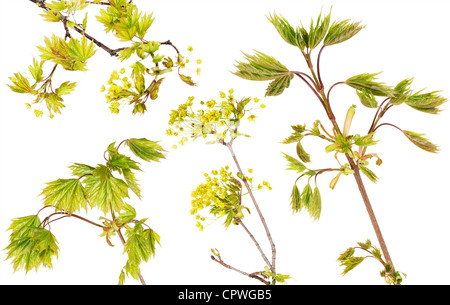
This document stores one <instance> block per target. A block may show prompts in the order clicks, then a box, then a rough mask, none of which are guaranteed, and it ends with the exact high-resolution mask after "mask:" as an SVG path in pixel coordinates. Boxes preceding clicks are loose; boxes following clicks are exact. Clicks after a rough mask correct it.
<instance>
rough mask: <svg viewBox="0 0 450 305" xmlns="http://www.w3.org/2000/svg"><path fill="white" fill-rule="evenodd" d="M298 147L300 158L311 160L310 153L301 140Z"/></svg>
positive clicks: (306, 160)
mask: <svg viewBox="0 0 450 305" xmlns="http://www.w3.org/2000/svg"><path fill="white" fill-rule="evenodd" d="M296 149H297V156H298V157H299V158H300V160H302V161H303V162H306V163H308V162H311V158H310V156H309V154H308V153H307V152H306V151H305V149H304V148H303V146H302V144H301V143H300V142H298V143H297V147H296Z"/></svg>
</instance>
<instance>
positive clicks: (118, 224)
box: [5, 138, 164, 284]
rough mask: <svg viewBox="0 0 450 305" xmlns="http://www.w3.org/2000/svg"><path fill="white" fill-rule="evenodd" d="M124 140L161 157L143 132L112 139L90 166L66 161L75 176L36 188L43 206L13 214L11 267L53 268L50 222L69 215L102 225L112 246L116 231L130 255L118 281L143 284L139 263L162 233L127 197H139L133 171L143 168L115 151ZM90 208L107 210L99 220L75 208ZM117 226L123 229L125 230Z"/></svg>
mask: <svg viewBox="0 0 450 305" xmlns="http://www.w3.org/2000/svg"><path fill="white" fill-rule="evenodd" d="M122 144H123V145H124V146H127V147H128V148H129V150H130V151H131V152H132V153H133V154H134V155H135V156H136V157H138V158H140V159H142V160H144V161H147V162H151V161H154V162H158V161H159V160H160V159H162V158H164V154H163V152H164V150H163V149H162V148H161V146H159V144H158V143H156V142H153V141H150V140H147V139H145V138H139V139H136V138H130V139H127V140H124V141H122V142H120V143H119V144H118V145H117V146H116V144H115V142H113V143H111V144H110V145H109V146H108V148H107V150H106V151H105V153H104V157H105V161H106V163H105V164H98V165H97V166H95V167H93V166H90V165H86V164H81V163H74V164H72V165H71V166H69V168H70V170H71V172H72V176H74V177H73V178H67V179H58V180H55V181H52V182H49V183H47V186H46V187H45V188H44V189H43V191H42V193H41V194H40V195H41V196H43V204H44V207H43V208H42V209H40V210H39V211H38V213H37V214H35V215H30V216H24V217H19V218H15V219H13V220H12V223H11V225H10V227H9V230H11V235H10V239H9V245H8V246H7V247H6V249H5V250H7V254H8V256H7V259H11V260H12V264H13V267H14V271H17V270H20V269H23V270H24V271H25V272H26V273H27V272H28V271H30V270H32V269H35V270H36V271H37V270H38V268H39V267H46V268H52V265H53V264H52V259H53V258H55V257H56V258H57V257H58V253H59V248H58V246H57V240H56V238H55V236H54V235H53V233H52V230H51V225H50V224H51V223H53V222H55V221H57V220H60V219H63V218H66V217H73V218H76V219H80V220H83V221H84V222H86V223H89V224H91V225H94V226H96V227H98V228H100V229H101V230H102V232H101V234H100V236H102V237H105V239H106V242H107V243H108V245H110V246H113V244H112V242H111V238H112V237H113V236H115V235H116V234H117V235H118V236H119V238H120V240H121V242H122V244H123V247H124V253H127V256H128V260H127V262H126V264H125V266H124V267H123V268H122V270H121V272H120V275H119V284H123V283H124V281H125V277H126V276H131V277H133V278H135V279H136V280H139V281H140V282H141V283H142V284H145V281H144V278H143V277H142V275H141V272H140V268H139V266H140V264H141V263H142V262H147V261H148V260H149V259H150V257H152V256H154V255H155V250H156V243H158V244H159V243H160V237H159V235H158V234H157V233H156V232H155V231H153V230H152V229H151V228H150V227H149V226H148V225H147V224H146V220H147V218H144V219H140V220H139V219H136V210H135V209H134V208H133V206H131V205H130V204H128V203H126V202H125V199H126V198H129V190H131V191H132V192H133V193H134V194H135V195H136V196H137V197H139V198H141V189H140V186H139V184H138V180H137V179H136V177H135V172H136V171H140V170H141V168H140V164H139V163H138V162H136V161H135V160H133V159H131V158H130V157H128V156H126V155H124V154H122V153H119V148H120V146H121V145H122ZM113 173H114V175H113ZM116 174H117V175H118V176H115V175H116ZM119 176H121V178H119ZM47 208H50V209H53V212H52V213H51V214H49V215H48V216H46V217H45V218H44V219H43V220H42V221H41V220H40V218H39V214H40V213H41V211H42V210H44V209H47ZM89 208H91V209H93V208H96V209H98V210H100V211H102V212H103V213H104V215H105V216H107V215H108V214H109V218H107V217H100V219H101V223H97V222H94V221H91V220H89V219H86V218H84V217H82V216H80V215H78V214H76V212H79V211H81V210H82V209H84V210H86V212H87V211H88V209H89ZM121 230H125V234H123V233H122V231H121Z"/></svg>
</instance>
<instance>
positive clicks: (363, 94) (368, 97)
mask: <svg viewBox="0 0 450 305" xmlns="http://www.w3.org/2000/svg"><path fill="white" fill-rule="evenodd" d="M356 94H357V95H358V97H359V100H360V101H361V104H363V105H364V106H366V107H368V108H377V107H378V102H377V100H376V98H375V96H374V95H373V94H372V93H370V92H369V91H367V90H364V89H362V90H356Z"/></svg>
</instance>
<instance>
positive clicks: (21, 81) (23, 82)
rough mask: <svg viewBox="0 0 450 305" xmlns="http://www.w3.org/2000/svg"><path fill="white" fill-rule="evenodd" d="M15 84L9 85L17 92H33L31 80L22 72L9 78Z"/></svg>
mask: <svg viewBox="0 0 450 305" xmlns="http://www.w3.org/2000/svg"><path fill="white" fill-rule="evenodd" d="M9 79H10V80H11V81H12V83H13V85H9V84H8V87H9V88H10V89H11V90H12V91H14V92H16V93H33V89H32V88H31V86H30V82H29V81H28V79H27V78H26V77H24V76H23V75H22V74H21V73H14V77H10V78H9Z"/></svg>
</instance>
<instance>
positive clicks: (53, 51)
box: [37, 34, 95, 71]
mask: <svg viewBox="0 0 450 305" xmlns="http://www.w3.org/2000/svg"><path fill="white" fill-rule="evenodd" d="M44 43H45V46H38V47H37V48H38V50H39V51H40V52H41V59H42V60H50V61H53V62H54V63H55V64H59V65H61V66H62V67H63V68H64V69H66V70H69V71H77V70H80V71H86V69H85V66H86V60H87V59H89V58H90V57H91V56H92V55H94V53H95V50H94V44H93V43H92V42H91V43H89V44H88V43H87V39H86V38H85V37H84V36H83V37H82V38H81V39H80V40H78V39H75V38H71V39H70V41H69V42H66V41H65V40H64V39H63V38H61V37H58V36H56V35H54V34H53V35H52V36H51V38H49V37H45V38H44Z"/></svg>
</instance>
